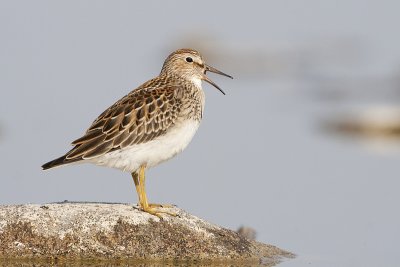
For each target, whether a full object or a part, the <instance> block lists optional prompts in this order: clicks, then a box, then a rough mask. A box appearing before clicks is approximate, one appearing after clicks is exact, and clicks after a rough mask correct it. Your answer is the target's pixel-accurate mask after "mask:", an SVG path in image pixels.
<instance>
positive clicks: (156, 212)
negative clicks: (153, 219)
mask: <svg viewBox="0 0 400 267" xmlns="http://www.w3.org/2000/svg"><path fill="white" fill-rule="evenodd" d="M152 205H154V204H149V205H148V206H147V207H142V208H141V210H142V211H144V212H147V213H150V214H151V215H154V216H157V217H158V218H160V219H162V218H163V217H162V214H168V215H170V216H174V217H176V216H177V214H176V213H174V212H170V211H165V210H160V209H159V208H160V207H161V206H157V207H154V206H152ZM158 205H159V204H158ZM162 207H165V206H164V205H162ZM162 207H161V208H162Z"/></svg>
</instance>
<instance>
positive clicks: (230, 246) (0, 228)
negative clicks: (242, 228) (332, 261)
mask: <svg viewBox="0 0 400 267" xmlns="http://www.w3.org/2000/svg"><path fill="white" fill-rule="evenodd" d="M169 210H170V211H172V212H175V213H177V214H178V216H177V217H172V216H169V215H165V216H164V217H163V219H162V220H160V219H159V218H158V217H156V216H152V215H150V214H148V213H145V212H142V211H140V210H139V209H138V208H137V207H136V206H132V205H129V204H107V203H55V204H46V205H37V204H26V205H9V206H0V258H3V259H47V260H49V259H50V260H55V259H56V260H58V261H60V260H68V261H70V260H78V261H79V260H112V261H116V260H117V261H132V260H151V261H158V260H162V261H169V260H170V261H180V260H182V261H192V260H195V261H226V260H228V261H231V260H235V261H254V262H264V263H265V262H267V263H268V264H267V265H273V264H276V263H277V262H278V261H280V259H282V258H285V257H286V258H290V257H293V256H294V255H293V254H291V253H289V252H286V251H284V250H281V249H279V248H277V247H274V246H271V245H266V244H262V243H259V242H256V241H252V240H248V239H246V238H244V237H241V236H240V235H239V234H237V233H236V232H234V231H231V230H228V229H224V228H221V227H219V226H216V225H213V224H210V223H208V222H206V221H204V220H202V219H199V218H197V217H196V216H193V215H190V214H188V213H187V212H185V211H183V210H181V209H178V208H176V207H174V208H171V209H169Z"/></svg>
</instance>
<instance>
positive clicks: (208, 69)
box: [203, 64, 233, 95]
mask: <svg viewBox="0 0 400 267" xmlns="http://www.w3.org/2000/svg"><path fill="white" fill-rule="evenodd" d="M207 71H209V72H214V73H216V74H219V75H223V76H226V77H229V78H231V79H233V77H232V76H230V75H228V74H226V73H223V72H222V71H219V70H217V69H215V68H213V67H211V66H209V65H207V64H205V70H204V75H203V80H204V81H206V82H208V83H209V84H211V85H212V86H214V87H215V88H217V89H218V90H219V91H220V92H221V93H223V94H224V95H225V92H224V91H222V89H221V88H219V86H218V85H216V84H215V83H214V82H213V81H211V80H210V79H209V78H208V77H207V76H206V75H205V74H206V73H207Z"/></svg>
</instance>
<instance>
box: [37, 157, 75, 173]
mask: <svg viewBox="0 0 400 267" xmlns="http://www.w3.org/2000/svg"><path fill="white" fill-rule="evenodd" d="M80 160H82V159H80V158H75V159H67V157H66V155H64V156H61V157H59V158H57V159H55V160H52V161H49V162H47V163H45V164H43V165H42V169H43V170H47V169H51V168H54V167H58V166H61V165H65V164H70V163H73V162H76V161H80Z"/></svg>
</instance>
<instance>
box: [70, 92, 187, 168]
mask: <svg viewBox="0 0 400 267" xmlns="http://www.w3.org/2000/svg"><path fill="white" fill-rule="evenodd" d="M176 89H177V88H176V86H175V85H171V84H169V85H159V84H155V85H154V87H152V86H151V84H150V85H147V86H146V84H144V85H143V86H141V87H139V88H138V89H136V90H134V91H132V92H131V93H130V94H128V95H126V96H125V97H123V98H122V99H120V100H119V101H117V102H116V103H115V104H114V105H112V106H111V107H110V108H108V109H107V110H105V111H104V112H103V113H102V114H101V115H100V116H99V117H98V118H97V119H96V120H95V121H94V122H93V124H92V125H91V126H90V128H89V129H88V130H87V131H86V133H85V135H84V136H82V137H81V138H79V139H77V140H75V141H73V142H72V145H74V146H75V147H74V148H73V149H72V150H71V151H69V152H68V153H67V154H66V159H67V160H71V159H90V158H94V157H97V156H100V155H104V154H106V153H108V152H110V151H113V150H117V149H122V148H125V147H128V146H131V145H136V144H141V143H145V142H147V141H149V140H151V139H153V138H155V137H157V136H160V135H163V134H164V133H165V132H166V130H167V129H168V128H169V127H171V126H172V125H173V124H174V123H175V122H176V119H177V117H178V114H179V112H180V110H181V105H182V103H181V101H180V98H178V97H176V91H177V90H176Z"/></svg>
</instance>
